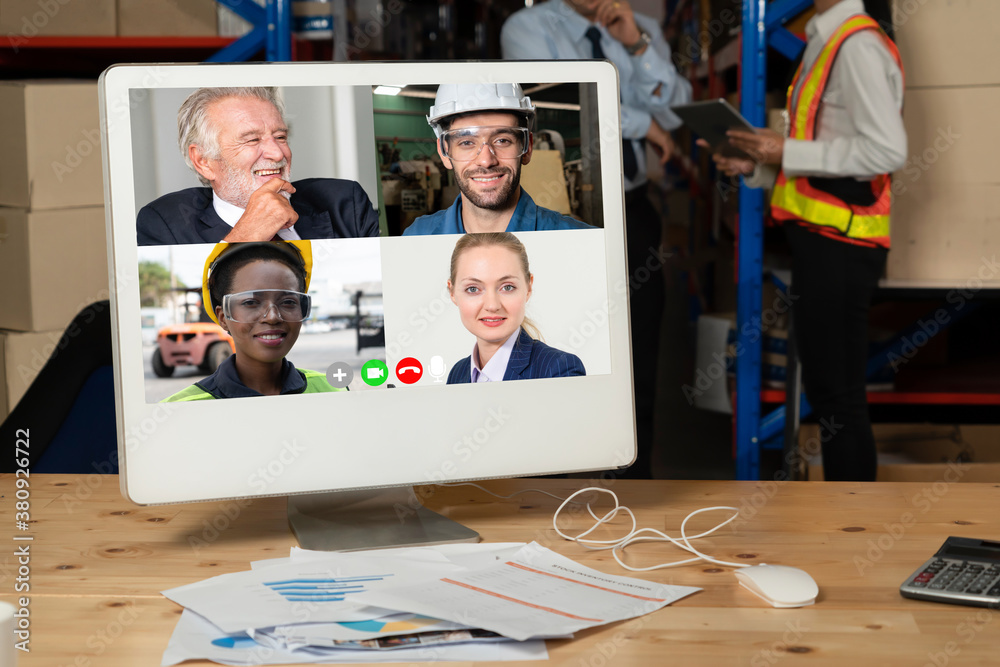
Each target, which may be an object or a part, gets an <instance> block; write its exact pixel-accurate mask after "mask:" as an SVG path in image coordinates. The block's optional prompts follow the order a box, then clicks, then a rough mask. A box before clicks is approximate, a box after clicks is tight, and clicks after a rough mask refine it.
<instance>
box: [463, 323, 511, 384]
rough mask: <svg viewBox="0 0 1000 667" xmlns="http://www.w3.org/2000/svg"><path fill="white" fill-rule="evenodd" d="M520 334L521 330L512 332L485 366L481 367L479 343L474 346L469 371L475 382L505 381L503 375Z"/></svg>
mask: <svg viewBox="0 0 1000 667" xmlns="http://www.w3.org/2000/svg"><path fill="white" fill-rule="evenodd" d="M519 334H520V331H515V332H514V333H512V334H511V335H510V336H509V337H508V338H507V340H505V341H504V343H503V345H501V346H500V349H499V350H497V351H496V352H494V353H493V356H492V357H490V360H489V361H488V362H487V363H486V367H485V368H480V367H479V343H476V344H475V345H473V346H472V364H471V365H470V366H471V370H470V371H469V372H470V373H471V374H472V383H473V384H475V383H477V382H502V381H503V376H504V374H505V373H506V372H507V362H509V361H510V353H511V352H512V351H513V350H514V343H516V342H517V337H518V335H519Z"/></svg>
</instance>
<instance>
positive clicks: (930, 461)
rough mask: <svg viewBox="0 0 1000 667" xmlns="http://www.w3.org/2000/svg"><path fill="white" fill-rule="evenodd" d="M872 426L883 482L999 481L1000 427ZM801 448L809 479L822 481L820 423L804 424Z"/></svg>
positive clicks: (948, 425) (880, 480)
mask: <svg viewBox="0 0 1000 667" xmlns="http://www.w3.org/2000/svg"><path fill="white" fill-rule="evenodd" d="M872 430H873V431H874V433H875V444H876V446H877V447H878V463H879V465H878V477H877V481H879V482H934V483H944V484H952V483H955V482H992V483H995V482H1000V426H997V425H995V424H973V425H970V424H873V425H872ZM799 449H800V452H801V453H802V457H801V460H802V461H803V463H804V465H805V467H806V470H805V471H804V472H805V473H806V476H807V479H809V481H820V482H821V481H823V462H822V458H821V456H820V451H821V449H822V447H821V432H820V428H819V426H818V425H816V424H803V425H802V427H801V429H800V430H799ZM936 488H937V487H935V489H936ZM938 495H940V494H938Z"/></svg>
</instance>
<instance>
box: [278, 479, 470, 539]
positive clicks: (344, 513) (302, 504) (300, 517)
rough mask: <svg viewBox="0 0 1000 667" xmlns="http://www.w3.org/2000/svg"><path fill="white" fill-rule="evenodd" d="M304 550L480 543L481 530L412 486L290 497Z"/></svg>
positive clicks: (293, 521)
mask: <svg viewBox="0 0 1000 667" xmlns="http://www.w3.org/2000/svg"><path fill="white" fill-rule="evenodd" d="M288 523H289V525H290V526H291V528H292V532H293V533H294V534H295V538H296V539H297V540H298V541H299V546H301V547H302V548H303V549H312V550H316V551H355V550H358V549H384V548H388V547H415V546H433V545H435V544H447V543H451V542H479V539H480V538H479V533H477V532H475V531H474V530H471V529H469V528H466V527H465V526H463V525H462V524H460V523H458V522H457V521H452V520H451V519H449V518H447V517H445V516H442V515H440V514H438V513H437V512H432V511H431V510H429V509H427V508H425V507H424V506H423V505H421V504H420V500H419V499H418V498H417V496H416V494H415V493H414V492H413V487H410V486H405V487H396V488H391V489H369V490H365V491H335V492H330V493H315V494H308V495H301V496H288Z"/></svg>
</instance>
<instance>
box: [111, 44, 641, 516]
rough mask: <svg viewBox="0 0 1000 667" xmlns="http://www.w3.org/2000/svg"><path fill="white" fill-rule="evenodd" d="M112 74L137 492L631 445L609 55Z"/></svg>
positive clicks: (566, 466)
mask: <svg viewBox="0 0 1000 667" xmlns="http://www.w3.org/2000/svg"><path fill="white" fill-rule="evenodd" d="M100 90H101V104H102V108H101V112H102V122H103V123H104V132H103V139H104V143H103V150H104V165H105V200H106V215H107V222H108V239H109V257H110V258H111V262H110V271H111V276H110V278H111V282H112V287H113V289H112V290H111V292H112V301H113V304H112V305H113V308H112V313H113V325H114V331H115V340H114V354H115V369H116V384H115V388H116V402H117V419H118V433H119V460H120V462H121V470H122V474H121V486H122V492H123V493H124V495H125V496H126V497H128V498H129V499H131V500H132V501H134V502H136V503H139V504H160V503H173V502H192V501H203V500H213V499H222V498H238V497H256V496H270V495H287V496H295V495H297V494H318V493H323V492H345V491H361V490H365V489H380V488H392V487H400V488H407V487H410V486H412V485H416V484H425V483H436V482H455V481H462V480H476V479H489V478H497V477H511V476H534V475H547V474H557V473H567V472H581V471H590V470H605V469H613V468H620V467H623V466H626V465H628V464H629V463H631V461H632V460H633V459H634V455H635V435H634V422H633V409H632V406H633V397H632V388H631V387H632V383H631V365H630V350H629V336H628V326H629V324H628V308H627V292H628V283H627V277H626V269H625V250H624V249H625V242H624V226H623V199H622V180H621V179H622V177H621V168H620V165H621V143H620V136H621V135H620V119H619V108H618V88H617V72H616V70H615V69H614V67H613V66H612V65H610V64H609V63H606V62H593V61H587V62H572V61H568V62H567V61H564V62H545V63H532V62H503V63H499V62H476V63H322V64H321V63H288V64H245V65H244V64H236V65H205V64H199V65H166V64H164V65H156V64H154V65H131V66H128V65H123V66H115V67H112V68H110V69H109V70H107V71H106V72H105V73H104V74H103V75H102V77H101V82H100ZM484 114H485V115H484ZM511 119H513V120H511ZM473 122H475V124H472V123H473ZM503 187H507V188H508V189H507V190H506V191H504V190H503ZM512 193H513V194H512ZM517 193H520V195H519V196H518V195H517ZM512 196H513V197H514V199H513V200H512V199H511V197H512ZM515 200H516V201H517V202H518V203H517V209H516V210H515V211H514V214H513V216H512V217H511V223H510V226H509V227H508V230H510V231H509V232H501V233H495V234H480V233H477V229H476V226H477V225H481V224H483V223H484V221H485V222H487V223H488V222H489V221H490V220H491V218H490V215H491V211H495V210H500V208H501V206H499V205H497V204H496V202H501V203H503V202H504V201H506V202H510V201H515ZM491 206H492V208H491ZM289 211H294V215H291V216H290V217H289V219H288V220H284V221H279V222H278V223H277V226H276V227H275V228H274V231H273V236H272V231H267V232H266V233H264V235H263V236H262V235H261V234H262V232H261V231H260V229H263V228H264V226H265V225H266V224H270V221H272V220H274V219H275V217H274V216H279V217H280V216H286V215H289V213H288V212H289ZM292 218H294V220H293V219H292ZM268 229H269V230H270V228H268ZM248 230H249V231H248ZM253 234H256V237H254V236H253ZM224 239H225V240H224ZM504 362H506V365H504ZM491 363H492V365H491ZM278 366H280V367H281V368H282V369H283V370H282V374H280V375H279V376H277V377H279V378H280V381H278V382H277V384H276V385H275V386H273V387H272V386H271V385H270V384H267V381H268V380H267V378H270V376H267V378H265V377H264V375H266V373H264V371H263V370H262V369H270V368H277V367H278ZM259 371H260V373H263V375H260V376H259V375H258V372H259ZM486 379H489V380H492V381H484V380H486ZM264 386H267V387H269V388H273V391H269V390H262V387H264ZM265 394H267V395H265ZM220 399H222V400H220Z"/></svg>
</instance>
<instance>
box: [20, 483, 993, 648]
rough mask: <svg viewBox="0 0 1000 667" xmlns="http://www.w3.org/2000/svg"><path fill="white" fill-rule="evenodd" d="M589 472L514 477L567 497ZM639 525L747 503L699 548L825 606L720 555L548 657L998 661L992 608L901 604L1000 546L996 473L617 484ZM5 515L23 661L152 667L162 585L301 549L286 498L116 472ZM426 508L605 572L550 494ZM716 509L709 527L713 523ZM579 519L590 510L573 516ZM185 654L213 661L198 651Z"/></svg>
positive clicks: (168, 606)
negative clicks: (748, 584)
mask: <svg viewBox="0 0 1000 667" xmlns="http://www.w3.org/2000/svg"><path fill="white" fill-rule="evenodd" d="M585 484H586V482H585V481H584V480H575V479H566V480H562V479H559V480H505V481H496V482H490V483H488V484H487V486H488V487H489V488H491V489H493V490H494V491H496V492H498V493H502V494H507V493H512V492H514V491H516V490H519V489H525V488H530V487H536V488H539V487H540V488H545V489H547V490H549V491H551V492H553V493H557V494H560V495H563V496H565V495H568V494H569V493H570V492H572V491H573V490H576V489H578V488H580V486H582V485H585ZM609 486H610V488H612V489H614V490H615V491H616V492H617V493H618V494H619V497H620V498H621V500H622V502H623V503H624V504H626V505H628V506H630V507H631V508H632V509H633V510H634V511H635V512H636V515H637V518H638V520H639V524H640V525H641V526H652V527H656V528H659V529H661V530H665V531H666V532H668V533H670V534H672V535H677V532H678V527H679V526H680V522H681V520H682V519H683V518H684V516H685V515H686V514H687V513H689V512H690V511H692V510H694V509H697V508H700V507H705V506H709V505H734V506H736V507H740V508H742V513H741V517H740V519H738V523H737V524H736V526H735V527H734V528H733V529H732V530H730V529H729V527H726V528H724V529H723V530H722V531H720V533H719V534H718V535H714V536H712V537H710V538H705V539H703V540H701V541H700V546H701V548H702V549H703V550H704V551H706V552H708V553H710V554H714V555H717V556H719V557H721V558H723V559H725V560H742V561H746V562H748V563H757V562H768V563H778V564H788V565H795V566H798V567H801V568H803V569H805V570H806V571H807V572H809V573H810V574H812V575H813V577H814V578H815V579H816V581H817V583H818V584H819V588H820V595H819V599H818V601H817V604H816V605H815V606H811V607H805V608H801V609H773V608H771V607H769V606H766V605H765V604H764V603H763V602H761V601H759V600H758V599H757V598H756V597H754V596H753V595H751V594H750V593H749V592H747V591H745V590H743V589H741V588H740V587H739V586H738V585H737V583H736V579H735V577H734V576H733V572H732V569H730V568H724V567H717V566H714V565H711V564H697V565H688V566H683V567H681V568H677V569H668V570H660V571H656V572H649V573H640V574H635V575H633V576H639V577H644V578H648V579H651V580H655V581H661V582H668V583H674V584H683V585H689V586H699V587H703V588H704V590H703V591H702V592H700V593H696V594H695V595H693V596H690V597H688V598H685V599H683V600H681V601H679V602H677V603H675V604H673V605H671V606H669V607H667V608H665V609H663V610H660V611H657V612H654V613H652V614H650V615H647V616H644V617H641V618H639V619H634V620H632V621H624V622H621V623H616V624H612V625H608V626H604V627H602V628H597V629H594V630H590V631H585V632H581V633H579V634H578V636H577V638H575V639H573V640H561V641H550V642H549V651H550V660H549V662H548V663H541V664H545V665H567V666H572V667H605V666H606V665H616V666H617V665H622V666H625V667H630V666H632V665H660V664H668V663H669V664H674V665H706V666H712V667H718V666H730V665H731V666H736V665H748V666H749V667H770V666H774V665H779V666H785V665H800V664H801V665H810V666H813V665H837V666H838V667H840V666H843V665H849V666H850V667H859V666H861V665H878V666H879V667H886V666H889V665H893V666H895V665H914V666H922V665H926V664H932V665H935V664H936V665H938V666H939V667H942V666H943V665H948V666H953V665H971V664H976V665H986V664H996V661H997V660H998V646H1000V618H998V616H997V612H996V611H995V610H986V609H981V608H974V607H961V606H951V605H941V604H934V603H928V602H919V601H914V600H907V599H904V598H902V597H900V595H899V592H898V587H899V584H900V583H902V581H903V580H904V579H905V578H906V576H907V575H909V574H910V573H911V572H912V571H913V570H914V569H915V568H916V567H917V566H918V565H920V564H921V563H922V562H923V561H924V560H925V559H927V558H929V557H930V556H931V555H932V554H933V553H934V551H936V550H937V548H938V546H939V545H940V544H941V542H942V541H943V540H944V538H945V537H947V536H948V535H962V536H968V537H981V538H988V539H994V540H997V539H1000V512H998V511H997V506H998V503H997V500H998V497H1000V485H998V484H949V483H946V482H944V481H942V482H938V483H936V484H918V483H906V484H903V483H900V484H856V483H817V482H813V483H809V482H792V483H785V484H775V483H772V482H717V481H704V482H697V481H685V482H665V481H649V482H636V481H618V482H613V483H611V484H610V485H609ZM0 493H2V495H3V503H2V505H0V522H2V525H3V526H4V529H5V530H7V531H10V533H13V534H17V535H26V534H30V535H33V536H34V541H32V542H30V544H31V562H30V568H31V573H30V584H31V592H30V596H31V603H30V610H31V631H32V634H31V644H30V646H31V654H30V655H26V656H24V658H23V659H22V661H21V664H22V665H29V666H30V665H39V666H44V667H56V666H65V667H68V666H69V665H74V666H77V667H90V666H92V665H93V666H102V667H103V666H111V667H137V666H145V665H158V664H159V661H160V657H161V655H162V653H163V650H164V648H165V647H166V645H167V640H168V638H169V637H170V634H171V633H172V632H173V629H174V625H175V624H176V621H177V619H178V617H179V614H180V608H179V607H177V605H175V604H174V603H173V602H170V601H169V600H167V599H165V598H164V597H162V596H161V595H160V593H159V592H160V591H161V590H165V589H167V588H171V587H174V586H179V585H182V584H187V583H191V582H194V581H198V580H201V579H205V578H207V577H210V576H213V575H217V574H222V573H224V572H235V571H239V570H246V569H249V562H250V561H251V560H257V559H263V558H273V557H278V556H284V555H287V554H288V548H289V547H290V546H292V545H293V544H294V541H293V538H292V536H291V534H290V532H289V530H288V528H287V525H286V518H285V516H286V515H285V501H284V499H278V498H268V499H262V500H256V501H253V502H251V503H246V502H244V503H243V504H244V505H245V506H243V507H240V505H239V504H237V503H236V502H232V501H231V502H223V503H201V504H196V505H171V506H164V507H154V508H148V507H147V508H143V507H137V506H134V505H131V504H130V503H128V502H127V501H125V500H123V499H122V498H121V496H120V495H119V491H118V480H117V478H115V477H113V476H106V477H104V476H98V475H91V476H83V477H80V476H71V475H51V476H44V475H33V476H32V477H31V514H32V520H33V523H32V525H31V527H30V530H29V531H27V532H26V533H25V532H20V531H15V530H14V516H13V512H14V508H13V496H14V487H13V478H12V476H10V475H5V476H2V477H0ZM426 504H427V506H428V507H431V508H432V509H435V510H438V511H440V512H442V513H443V514H446V515H448V516H450V517H452V518H454V519H456V520H458V521H461V522H463V523H465V524H467V525H469V526H471V527H472V528H474V529H476V530H478V531H479V532H480V533H481V534H482V536H483V539H484V540H486V541H490V542H499V541H531V540H535V541H538V542H540V543H541V544H543V545H545V546H547V547H549V548H551V549H553V550H555V551H558V552H559V553H562V554H564V555H566V556H568V557H570V558H573V559H574V560H577V561H579V562H581V563H585V564H587V565H589V566H591V567H594V568H596V569H599V570H602V571H604V572H608V573H612V574H628V573H627V572H625V571H623V570H622V569H621V568H620V567H619V566H618V565H617V564H616V563H614V561H613V560H612V559H611V556H610V554H609V553H608V552H597V551H588V550H585V549H583V548H581V547H579V546H577V545H575V544H573V543H569V542H565V541H563V540H561V539H559V538H558V537H557V536H555V535H554V533H553V531H552V529H551V518H552V512H553V511H554V509H555V508H556V506H557V504H558V503H557V502H556V501H555V500H553V499H551V498H548V497H546V496H542V495H540V494H534V493H529V494H524V495H522V496H519V497H518V498H517V499H516V500H506V501H504V500H497V499H495V498H492V497H490V496H488V495H486V494H485V493H483V492H481V491H479V490H477V489H474V488H471V487H453V488H434V489H433V492H432V495H431V496H430V497H429V498H428V499H427V501H426ZM714 519H715V518H714V517H712V518H707V519H705V520H704V521H702V522H700V523H699V524H697V525H695V526H694V527H693V529H695V530H696V529H697V528H698V526H699V525H701V526H705V525H709V522H710V521H711V522H713V523H714ZM581 523H582V521H581ZM12 543H13V544H15V545H19V544H23V543H21V542H12V540H11V538H8V540H7V544H8V546H7V547H5V548H4V549H3V555H2V556H0V563H2V564H0V582H2V585H0V598H3V599H7V600H8V601H10V599H11V598H13V597H14V591H13V588H14V579H15V577H16V576H17V563H16V559H15V557H13V556H12V555H11V554H12V552H13V551H14V549H13V548H11V547H10V545H11V544H12ZM680 556H681V554H680V553H679V552H677V551H676V550H674V549H673V548H672V547H669V546H665V545H637V546H635V547H632V548H630V549H629V557H630V559H631V560H632V562H633V563H634V564H636V565H649V564H653V563H655V562H662V561H667V560H674V559H677V558H679V557H680ZM185 664H192V665H193V664H199V665H200V664H212V663H207V662H204V663H203V662H197V663H193V662H189V663H185Z"/></svg>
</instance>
